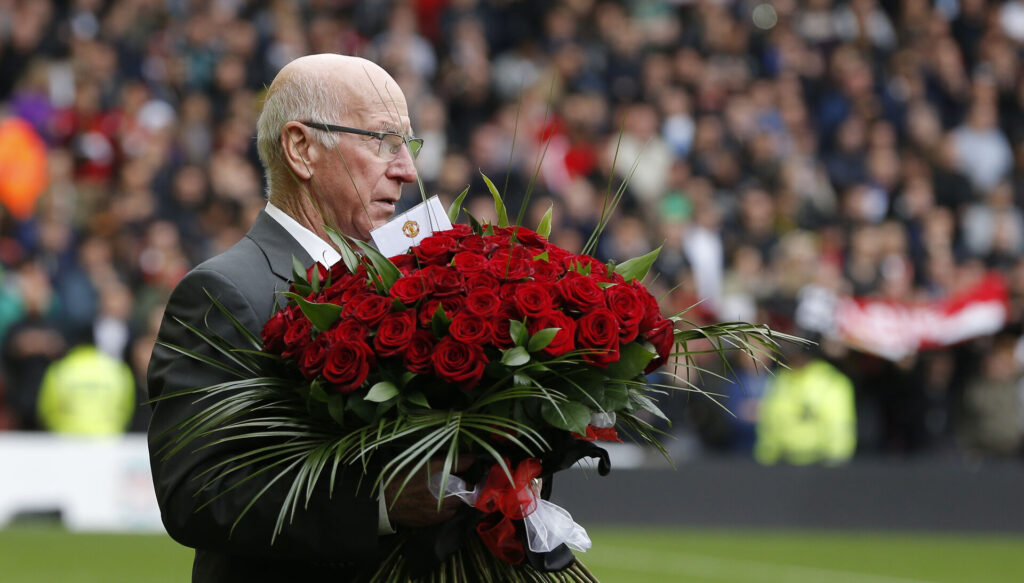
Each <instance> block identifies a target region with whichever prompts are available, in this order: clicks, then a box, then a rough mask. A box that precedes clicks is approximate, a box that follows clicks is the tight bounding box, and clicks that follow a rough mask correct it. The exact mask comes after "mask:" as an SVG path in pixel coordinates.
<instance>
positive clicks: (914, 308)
mask: <svg viewBox="0 0 1024 583" xmlns="http://www.w3.org/2000/svg"><path fill="white" fill-rule="evenodd" d="M1008 311H1009V293H1008V291H1007V288H1006V283H1005V282H1004V280H1003V278H1002V276H1000V275H999V274H996V273H992V274H989V275H986V276H985V277H984V278H982V279H981V281H979V282H978V283H977V284H976V285H974V286H972V287H971V288H970V289H967V290H965V291H964V292H962V293H960V294H958V295H956V296H953V297H950V298H948V299H945V300H942V301H936V302H932V303H928V304H910V303H906V302H896V301H885V300H876V299H869V298H852V297H847V298H839V299H838V302H837V305H836V312H835V326H834V328H833V331H834V332H836V333H837V334H838V336H839V339H840V340H842V341H843V342H845V343H846V344H847V345H849V346H851V347H854V348H857V349H858V350H862V351H864V352H870V353H872V354H876V355H878V356H881V357H883V358H887V359H889V360H900V359H901V358H904V357H906V356H909V355H911V354H914V353H915V352H917V351H919V350H922V349H927V348H935V347H940V346H949V345H952V344H956V343H958V342H962V341H964V340H969V339H971V338H977V337H979V336H984V335H987V334H994V333H995V332H998V331H999V330H1000V329H1002V327H1003V326H1004V325H1005V324H1006V319H1007V315H1008Z"/></svg>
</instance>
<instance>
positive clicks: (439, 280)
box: [420, 265, 466, 297]
mask: <svg viewBox="0 0 1024 583" xmlns="http://www.w3.org/2000/svg"><path fill="white" fill-rule="evenodd" d="M420 275H422V276H423V277H424V278H426V280H427V281H429V282H430V287H431V288H432V289H433V294H434V295H435V296H437V297H444V296H450V295H454V294H457V293H460V292H464V291H466V285H465V283H464V282H463V280H462V274H461V273H459V271H458V270H456V269H453V268H451V267H441V266H439V265H431V266H429V267H425V268H423V269H422V270H421V271H420Z"/></svg>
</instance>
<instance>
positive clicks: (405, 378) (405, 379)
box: [401, 370, 416, 387]
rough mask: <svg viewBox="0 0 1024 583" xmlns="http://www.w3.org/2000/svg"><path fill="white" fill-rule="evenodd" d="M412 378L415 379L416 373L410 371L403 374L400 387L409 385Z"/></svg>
mask: <svg viewBox="0 0 1024 583" xmlns="http://www.w3.org/2000/svg"><path fill="white" fill-rule="evenodd" d="M414 378H416V373H414V372H412V371H410V370H407V371H405V372H403V373H402V379H401V383H402V386H403V387H404V386H405V385H407V384H409V381H411V380H412V379H414Z"/></svg>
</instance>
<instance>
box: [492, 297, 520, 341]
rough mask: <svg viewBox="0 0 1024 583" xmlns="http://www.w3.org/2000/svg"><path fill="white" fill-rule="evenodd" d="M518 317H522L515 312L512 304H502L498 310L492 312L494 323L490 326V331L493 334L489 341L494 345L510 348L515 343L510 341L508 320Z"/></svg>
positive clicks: (518, 318) (510, 333) (510, 334)
mask: <svg viewBox="0 0 1024 583" xmlns="http://www.w3.org/2000/svg"><path fill="white" fill-rule="evenodd" d="M520 319H522V315H521V314H519V313H517V312H516V310H515V309H514V308H513V307H512V306H510V305H508V304H503V305H502V306H501V308H499V310H498V312H497V313H495V314H494V322H495V324H494V326H493V327H492V328H491V332H492V333H493V334H494V335H493V336H492V337H491V341H492V342H493V343H494V345H495V346H497V347H499V348H510V347H511V346H512V345H513V344H515V342H513V341H512V330H511V328H510V325H511V324H510V322H511V321H512V320H520Z"/></svg>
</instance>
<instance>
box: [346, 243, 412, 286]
mask: <svg viewBox="0 0 1024 583" xmlns="http://www.w3.org/2000/svg"><path fill="white" fill-rule="evenodd" d="M356 245H358V246H359V248H360V249H362V250H363V253H365V254H366V257H367V258H368V259H369V260H370V263H371V264H372V265H373V268H374V269H375V270H376V271H377V275H379V276H380V280H381V283H383V284H384V291H385V292H387V291H391V286H392V285H394V284H395V282H396V281H398V278H399V277H402V272H401V271H398V268H397V267H395V264H394V263H391V260H390V259H388V258H387V257H384V256H383V255H381V253H380V251H377V249H376V248H375V247H374V246H372V245H370V244H369V243H367V242H366V241H359V240H358V239H357V240H356Z"/></svg>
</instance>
